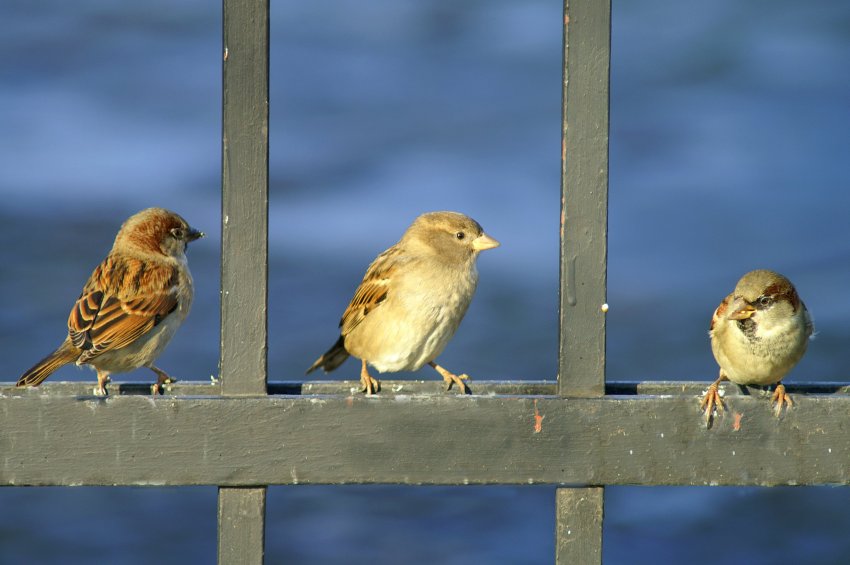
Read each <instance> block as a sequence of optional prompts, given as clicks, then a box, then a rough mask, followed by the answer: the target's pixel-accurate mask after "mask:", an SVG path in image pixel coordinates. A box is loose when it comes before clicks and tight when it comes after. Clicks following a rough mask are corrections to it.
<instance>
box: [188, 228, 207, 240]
mask: <svg viewBox="0 0 850 565" xmlns="http://www.w3.org/2000/svg"><path fill="white" fill-rule="evenodd" d="M204 235H206V234H205V233H204V232H202V231H198V230H196V229H195V228H189V233H188V234H186V241H187V242H189V241H195V240H196V239H201V238H202V237H204Z"/></svg>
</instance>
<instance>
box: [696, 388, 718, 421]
mask: <svg viewBox="0 0 850 565" xmlns="http://www.w3.org/2000/svg"><path fill="white" fill-rule="evenodd" d="M699 408H700V410H702V411H704V413H705V414H704V417H705V427H706V428H710V427H711V423H712V421H713V420H714V417H715V416H717V415H719V414H720V412H723V410H724V406H723V399H722V398H721V397H720V391H719V389H718V387H717V383H714V384H712V385H710V386H709V387H708V390H707V391H705V396H703V397H702V402H701V403H700V405H699Z"/></svg>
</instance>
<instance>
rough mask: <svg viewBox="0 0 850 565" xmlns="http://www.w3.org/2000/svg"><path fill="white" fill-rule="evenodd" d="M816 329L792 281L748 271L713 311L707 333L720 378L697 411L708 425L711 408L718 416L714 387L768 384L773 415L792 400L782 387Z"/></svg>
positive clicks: (721, 406) (718, 401)
mask: <svg viewBox="0 0 850 565" xmlns="http://www.w3.org/2000/svg"><path fill="white" fill-rule="evenodd" d="M813 333H814V324H813V323H812V318H811V316H810V315H809V311H808V310H807V309H806V305H805V304H803V301H802V300H800V296H799V295H798V294H797V290H796V289H795V288H794V285H792V284H791V281H789V280H788V279H786V278H785V277H783V276H782V275H780V274H779V273H774V272H773V271H766V270H757V271H750V272H749V273H747V274H746V275H744V276H743V277H741V280H739V281H738V284H737V286H735V290H734V291H733V292H732V294H730V295H729V296H727V297H726V298H724V299H723V301H722V302H721V303H720V306H718V307H717V309H716V310H715V311H714V315H713V316H712V318H711V326H710V328H709V332H708V334H709V336H710V337H711V351H712V352H713V353H714V358H715V359H716V360H717V364H718V365H720V376H719V377H718V378H717V380H716V381H715V382H714V383H712V384H711V386H709V387H708V391H707V392H706V393H705V396H704V397H703V399H702V403H701V405H700V409H702V410H705V420H706V425H710V423H711V417H712V415H713V413H714V410H715V407H716V408H717V409H718V410H720V411H722V410H723V401H722V400H721V398H720V394H719V392H718V386H719V384H720V383H721V382H723V381H732V382H733V383H736V384H738V385H760V386H766V385H772V384H776V389H775V390H774V392H773V396H772V397H771V404H773V403H776V405H775V407H774V414H775V415H776V416H777V417H778V416H779V415H780V414H781V412H782V408H783V406H784V407H789V408H790V407H791V406H792V405H793V401H792V400H791V397H790V396H789V395H787V394H786V393H785V386H784V385H783V384H782V383H781V382H780V381H781V380H782V378H783V377H784V376H785V375H786V374H787V373H788V371H790V370H791V369H792V368H793V367H794V365H796V364H797V362H798V361H800V359H801V358H802V357H803V354H804V353H805V352H806V347H807V345H808V343H809V338H810V337H811V336H812V334H813Z"/></svg>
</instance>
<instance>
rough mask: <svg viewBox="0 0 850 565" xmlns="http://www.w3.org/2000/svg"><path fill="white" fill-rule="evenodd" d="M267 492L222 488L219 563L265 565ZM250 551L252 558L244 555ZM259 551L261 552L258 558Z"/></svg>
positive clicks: (219, 507) (219, 517) (220, 491)
mask: <svg viewBox="0 0 850 565" xmlns="http://www.w3.org/2000/svg"><path fill="white" fill-rule="evenodd" d="M265 513H266V489H264V488H222V489H219V495H218V521H219V526H218V561H219V563H246V564H251V563H262V561H263V550H264V547H265V538H266V532H265ZM245 548H251V551H250V553H249V554H247V555H246V554H245V553H243V552H244V550H245ZM256 548H259V549H260V553H259V554H258V553H257V551H256Z"/></svg>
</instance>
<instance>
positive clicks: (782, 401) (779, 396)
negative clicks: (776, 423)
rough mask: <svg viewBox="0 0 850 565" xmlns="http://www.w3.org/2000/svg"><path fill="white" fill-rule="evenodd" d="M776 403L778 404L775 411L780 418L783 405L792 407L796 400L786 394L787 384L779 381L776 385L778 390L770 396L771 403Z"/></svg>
mask: <svg viewBox="0 0 850 565" xmlns="http://www.w3.org/2000/svg"><path fill="white" fill-rule="evenodd" d="M774 402H775V403H776V406H774V407H773V413H774V414H775V415H776V417H777V418H778V417H779V416H780V414H782V406H783V405H785V406H786V407H787V408H791V406H793V405H794V401H793V400H791V396H790V395H788V394H785V385H784V384H782V383H779V384H777V385H776V390H774V391H773V396H771V397H770V403H771V404H773V403H774Z"/></svg>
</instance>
